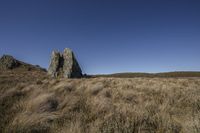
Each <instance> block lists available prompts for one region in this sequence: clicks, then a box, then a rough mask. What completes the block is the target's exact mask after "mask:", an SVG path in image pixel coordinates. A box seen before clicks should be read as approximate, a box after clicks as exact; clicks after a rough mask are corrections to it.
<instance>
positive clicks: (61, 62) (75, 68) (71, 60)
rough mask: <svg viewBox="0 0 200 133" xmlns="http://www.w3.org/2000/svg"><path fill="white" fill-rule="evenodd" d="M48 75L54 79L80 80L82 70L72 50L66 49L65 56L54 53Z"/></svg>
mask: <svg viewBox="0 0 200 133" xmlns="http://www.w3.org/2000/svg"><path fill="white" fill-rule="evenodd" d="M48 73H49V74H50V75H51V76H52V77H65V78H80V77H82V71H81V68H80V66H79V64H78V62H77V60H76V58H75V56H74V53H73V51H72V50H71V49H69V48H65V49H64V52H63V54H62V53H60V52H57V51H53V52H52V55H51V62H50V66H49V69H48Z"/></svg>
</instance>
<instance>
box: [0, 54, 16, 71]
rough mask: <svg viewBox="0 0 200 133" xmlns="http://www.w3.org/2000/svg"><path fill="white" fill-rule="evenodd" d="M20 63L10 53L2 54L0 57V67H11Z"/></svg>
mask: <svg viewBox="0 0 200 133" xmlns="http://www.w3.org/2000/svg"><path fill="white" fill-rule="evenodd" d="M19 65H20V63H19V61H17V60H16V59H15V58H14V57H12V56H11V55H3V56H2V57H1V59H0V69H4V70H7V69H13V68H15V67H18V66H19Z"/></svg>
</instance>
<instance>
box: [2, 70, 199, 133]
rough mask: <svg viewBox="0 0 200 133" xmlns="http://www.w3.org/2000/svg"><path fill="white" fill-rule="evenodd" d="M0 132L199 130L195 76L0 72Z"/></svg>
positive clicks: (155, 132) (191, 132) (158, 132)
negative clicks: (55, 75) (60, 75)
mask: <svg viewBox="0 0 200 133" xmlns="http://www.w3.org/2000/svg"><path fill="white" fill-rule="evenodd" d="M0 132H3V133H4V132H5V133H11V132H19V133H29V132H33V133H45V132H51V133H96V132H97V133H99V132H100V133H137V132H140V133H165V132H167V133H199V132H200V78H197V77H196V78H148V77H137V78H112V77H109V78H108V77H97V78H82V79H51V78H50V77H48V76H46V73H45V72H40V71H33V70H21V69H16V70H15V71H1V72H0Z"/></svg>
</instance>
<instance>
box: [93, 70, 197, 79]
mask: <svg viewBox="0 0 200 133" xmlns="http://www.w3.org/2000/svg"><path fill="white" fill-rule="evenodd" d="M90 77H116V78H135V77H149V78H156V77H164V78H167V77H174V78H176V77H200V72H195V71H177V72H164V73H131V72H130V73H114V74H102V75H101V74H100V75H90Z"/></svg>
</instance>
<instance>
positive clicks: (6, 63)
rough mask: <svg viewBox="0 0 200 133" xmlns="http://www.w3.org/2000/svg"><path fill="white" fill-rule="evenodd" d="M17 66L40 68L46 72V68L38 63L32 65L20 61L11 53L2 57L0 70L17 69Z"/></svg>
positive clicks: (32, 68)
mask: <svg viewBox="0 0 200 133" xmlns="http://www.w3.org/2000/svg"><path fill="white" fill-rule="evenodd" d="M15 68H22V69H25V70H28V71H31V70H39V71H44V72H46V69H44V68H41V67H40V66H38V65H31V64H28V63H25V62H22V61H19V60H17V59H15V58H14V57H13V56H11V55H3V56H2V57H1V58H0V70H3V71H4V70H11V69H15Z"/></svg>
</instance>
